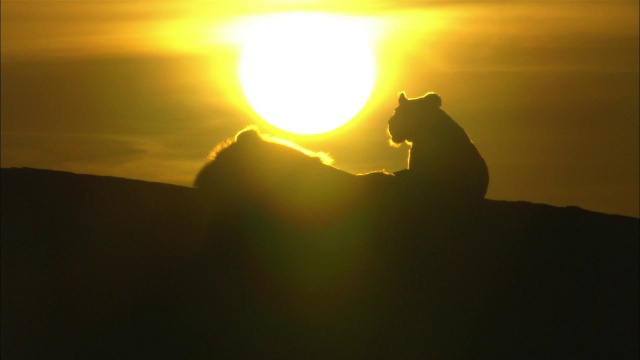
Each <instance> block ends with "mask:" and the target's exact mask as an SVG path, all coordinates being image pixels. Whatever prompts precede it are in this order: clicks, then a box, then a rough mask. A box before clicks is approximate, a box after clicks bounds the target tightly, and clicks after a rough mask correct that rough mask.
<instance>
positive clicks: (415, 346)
mask: <svg viewBox="0 0 640 360" xmlns="http://www.w3.org/2000/svg"><path fill="white" fill-rule="evenodd" d="M341 176H342V175H341ZM1 181H2V183H1V185H2V197H1V200H2V203H1V206H2V213H1V215H2V216H1V225H2V227H1V236H2V238H1V245H2V248H1V250H2V254H1V256H2V258H1V259H2V264H1V265H2V279H1V280H2V298H1V304H2V314H1V315H2V329H1V330H2V338H1V340H2V343H1V348H2V358H3V359H24V358H28V359H36V358H42V359H55V358H59V359H70V358H82V359H84V358H104V359H113V358H194V359H199V358H212V357H213V358H271V357H274V358H296V359H298V358H349V359H353V358H362V359H370V358H384V359H388V358H398V359H406V358H435V359H458V358H476V359H477V358H486V359H496V358H502V359H516V358H538V359H549V358H601V359H631V358H638V356H639V346H640V345H639V340H638V338H639V335H640V334H639V331H638V329H639V326H638V322H639V320H640V316H639V311H638V307H639V292H640V289H639V282H640V279H639V275H638V270H639V260H638V259H639V249H638V243H639V236H640V235H639V228H640V222H639V220H638V219H637V218H629V217H623V216H616V215H607V214H602V213H595V212H590V211H586V210H583V209H579V208H575V207H567V208H559V207H553V206H548V205H543V204H532V203H527V202H507V201H494V200H485V201H483V202H481V203H478V204H475V205H473V206H469V207H460V206H459V205H456V206H453V205H450V206H449V205H447V204H440V205H433V206H429V207H425V208H424V209H421V211H417V208H416V207H415V206H405V207H403V206H402V204H403V203H402V202H400V203H398V202H393V201H387V200H385V201H384V204H385V206H384V207H383V206H382V205H380V203H377V202H366V203H364V205H362V206H354V207H352V208H349V211H346V210H344V209H343V210H344V211H342V212H340V214H341V215H340V217H335V218H330V219H328V220H326V221H327V222H325V223H323V225H322V226H316V225H314V224H311V223H307V222H305V223H302V224H298V225H295V226H294V225H292V224H290V223H287V222H286V221H285V220H283V218H282V217H281V216H280V215H277V214H276V215H274V214H273V213H271V212H270V211H269V210H270V209H271V206H272V203H273V202H274V200H269V199H268V198H264V197H262V198H260V201H257V202H252V201H250V200H251V199H249V200H247V201H249V202H242V201H239V202H238V203H236V204H235V205H234V211H233V213H232V214H230V212H228V211H227V207H226V205H228V204H225V203H214V204H211V203H203V202H204V201H205V200H204V198H203V197H202V196H201V194H200V193H199V192H198V191H196V190H195V189H191V188H185V187H179V186H173V185H167V184H158V183H150V182H143V181H136V180H127V179H120V178H111V177H100V176H92V175H76V174H71V173H64V172H56V171H48V170H35V169H2V173H1ZM229 183H230V184H231V183H232V181H231V182H229ZM229 186H230V187H231V186H232V185H229ZM218 191H219V192H220V193H224V192H225V191H227V189H226V188H221V189H218ZM265 199H266V200H265ZM245 200H246V199H245ZM376 204H377V205H376ZM205 205H206V206H205ZM372 207H373V208H372ZM352 210H353V211H352Z"/></svg>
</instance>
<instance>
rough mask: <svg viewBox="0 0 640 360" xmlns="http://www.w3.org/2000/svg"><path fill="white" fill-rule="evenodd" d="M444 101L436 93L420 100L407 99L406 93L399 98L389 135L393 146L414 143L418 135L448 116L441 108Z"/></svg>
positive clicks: (389, 127) (390, 122)
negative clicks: (406, 142)
mask: <svg viewBox="0 0 640 360" xmlns="http://www.w3.org/2000/svg"><path fill="white" fill-rule="evenodd" d="M441 105H442V99H441V98H440V96H439V95H438V94H436V93H434V92H430V93H427V94H426V95H424V96H422V97H420V98H414V99H407V96H406V94H405V93H404V92H401V93H400V95H399V96H398V107H396V109H395V112H394V114H393V116H391V118H390V119H389V126H388V133H389V135H390V137H391V139H390V140H391V143H392V144H401V143H403V142H405V141H408V142H413V141H414V136H415V134H417V133H422V132H424V131H428V130H429V129H430V128H432V127H433V126H435V125H436V124H437V123H438V122H439V121H441V119H442V117H443V116H446V115H445V114H444V112H443V111H442V110H440V106H441Z"/></svg>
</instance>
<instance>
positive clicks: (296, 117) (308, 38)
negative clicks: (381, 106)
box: [240, 13, 375, 134]
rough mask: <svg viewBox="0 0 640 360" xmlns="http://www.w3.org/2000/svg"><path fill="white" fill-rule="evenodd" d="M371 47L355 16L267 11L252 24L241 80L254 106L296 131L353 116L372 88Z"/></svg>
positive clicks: (314, 130)
mask: <svg viewBox="0 0 640 360" xmlns="http://www.w3.org/2000/svg"><path fill="white" fill-rule="evenodd" d="M374 78H375V66H374V60H373V53H372V51H371V47H370V45H369V42H368V39H367V37H366V34H365V32H364V31H363V29H362V27H359V26H358V24H357V22H355V20H353V19H349V18H346V17H340V16H335V15H329V14H320V13H289V14H281V15H269V16H265V17H263V18H260V19H259V20H258V21H256V22H254V23H252V24H251V28H250V30H249V31H248V33H247V35H246V38H245V43H244V48H243V51H242V59H241V61H240V82H241V84H242V89H243V91H244V94H245V96H246V98H247V100H248V101H249V104H250V105H251V107H252V108H253V110H254V111H255V112H256V113H258V115H259V116H260V117H261V118H263V119H264V120H266V121H268V122H269V123H270V124H272V125H274V126H276V127H278V128H281V129H283V130H286V131H289V132H292V133H296V134H319V133H324V132H327V131H330V130H333V129H335V128H338V127H340V126H341V125H343V124H345V123H346V122H348V121H349V120H351V119H352V118H353V117H354V116H355V115H356V114H357V113H358V112H359V111H360V110H361V109H362V107H363V106H364V104H365V103H366V102H367V100H368V99H369V96H370V95H371V91H372V89H373V83H374Z"/></svg>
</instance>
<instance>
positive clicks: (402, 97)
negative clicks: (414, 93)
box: [398, 91, 408, 105]
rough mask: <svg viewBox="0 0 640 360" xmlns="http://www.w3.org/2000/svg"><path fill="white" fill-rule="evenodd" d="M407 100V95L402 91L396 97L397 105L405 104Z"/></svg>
mask: <svg viewBox="0 0 640 360" xmlns="http://www.w3.org/2000/svg"><path fill="white" fill-rule="evenodd" d="M407 101H408V100H407V95H405V93H404V91H403V92H401V93H400V96H398V104H400V105H402V104H404V103H406V102H407Z"/></svg>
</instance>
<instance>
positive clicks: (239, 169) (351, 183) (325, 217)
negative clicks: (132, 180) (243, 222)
mask: <svg viewBox="0 0 640 360" xmlns="http://www.w3.org/2000/svg"><path fill="white" fill-rule="evenodd" d="M393 178H394V176H393V175H391V174H386V173H384V172H374V173H370V174H365V175H353V174H350V173H348V172H345V171H342V170H339V169H337V168H335V167H333V166H331V165H330V159H329V158H328V156H327V155H325V154H322V153H314V152H311V151H308V150H305V149H302V148H300V147H297V146H295V145H293V144H290V143H287V142H285V141H282V140H279V139H274V138H270V137H268V136H266V135H262V134H260V133H259V132H258V131H257V130H256V129H254V128H248V129H245V130H243V131H241V132H239V133H238V134H237V136H236V137H235V139H233V140H228V141H227V142H225V143H222V144H221V145H219V146H218V147H217V148H216V149H215V150H214V151H213V153H212V156H211V157H210V161H209V162H208V163H207V164H206V165H205V166H204V167H203V168H202V170H201V171H200V172H199V174H198V175H197V177H196V180H195V184H194V186H195V188H196V189H199V190H200V191H201V193H202V194H204V198H205V199H206V200H207V202H208V203H209V204H211V205H222V206H223V207H224V211H225V212H230V211H233V209H235V210H237V211H244V209H245V208H246V207H247V206H248V205H247V204H250V206H251V208H252V209H262V210H265V211H263V213H268V214H270V215H271V216H274V217H275V218H278V219H282V220H284V221H288V222H294V223H295V222H299V223H301V224H304V226H313V225H314V224H318V225H320V224H323V223H326V222H330V221H335V220H337V219H339V218H341V217H344V216H351V215H352V213H353V212H354V211H356V210H357V209H358V208H361V207H363V206H366V205H365V204H367V203H370V202H371V201H377V200H376V199H380V196H381V194H384V193H388V188H389V186H391V181H392V179H393Z"/></svg>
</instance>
